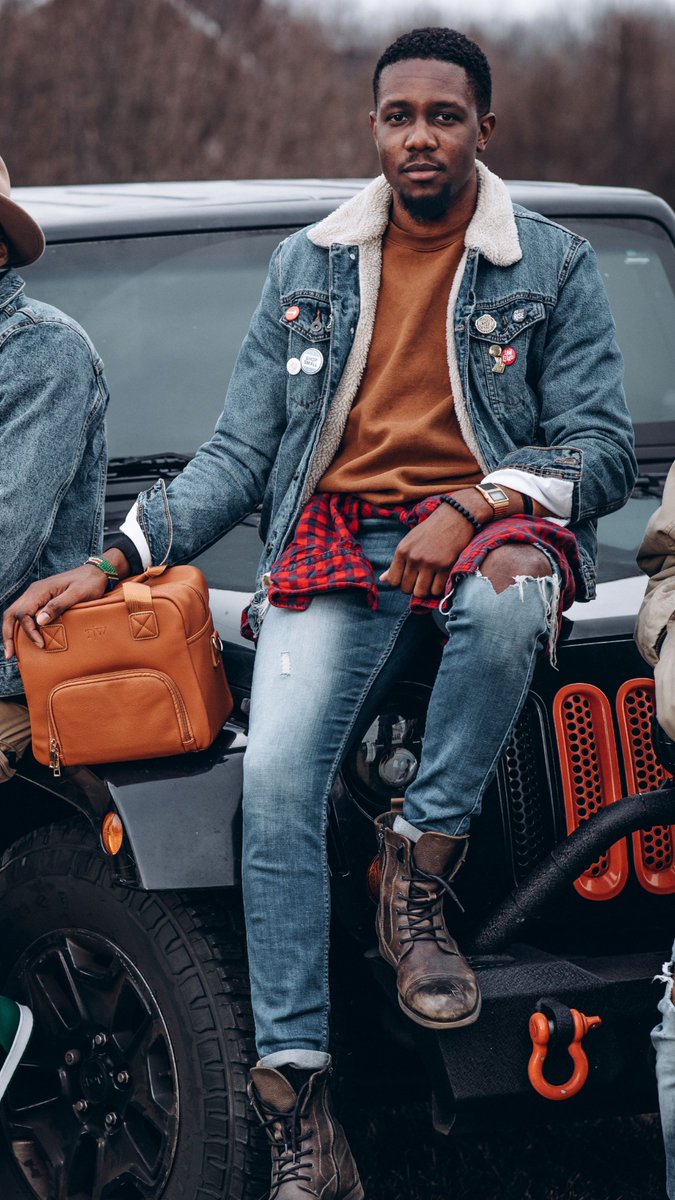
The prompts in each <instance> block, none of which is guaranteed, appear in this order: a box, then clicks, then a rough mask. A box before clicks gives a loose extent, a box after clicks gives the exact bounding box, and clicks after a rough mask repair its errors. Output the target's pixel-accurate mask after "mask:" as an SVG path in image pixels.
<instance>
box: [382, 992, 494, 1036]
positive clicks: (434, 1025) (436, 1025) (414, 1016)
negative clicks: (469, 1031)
mask: <svg viewBox="0 0 675 1200" xmlns="http://www.w3.org/2000/svg"><path fill="white" fill-rule="evenodd" d="M398 1002H399V1005H400V1007H401V1009H402V1010H403V1012H404V1013H405V1015H406V1017H410V1020H411V1021H414V1022H415V1024H416V1025H423V1026H424V1028H425V1029H461V1028H462V1027H463V1026H464V1025H473V1024H474V1022H475V1021H477V1020H478V1018H479V1016H480V1010H481V1008H482V1006H483V1001H482V998H481V997H480V996H479V997H478V1006H477V1008H475V1009H474V1011H473V1012H472V1013H469V1016H468V1017H462V1020H461V1021H430V1020H429V1019H428V1018H427V1017H420V1016H419V1015H418V1013H416V1012H413V1010H412V1009H411V1008H407V1007H406V1005H405V1004H404V1003H403V1001H402V999H401V997H400V996H399V998H398Z"/></svg>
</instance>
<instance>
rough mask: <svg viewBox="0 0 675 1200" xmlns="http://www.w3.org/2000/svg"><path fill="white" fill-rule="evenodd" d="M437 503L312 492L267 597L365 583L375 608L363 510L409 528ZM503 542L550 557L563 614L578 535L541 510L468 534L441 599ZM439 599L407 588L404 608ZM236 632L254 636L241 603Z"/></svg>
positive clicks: (421, 609)
mask: <svg viewBox="0 0 675 1200" xmlns="http://www.w3.org/2000/svg"><path fill="white" fill-rule="evenodd" d="M441 503H442V500H441V497H440V496H429V497H428V498H427V499H426V500H421V501H420V502H419V503H418V504H415V505H413V506H412V507H410V508H405V507H402V506H397V507H386V508H385V507H383V506H382V505H377V504H371V502H370V501H369V500H362V499H361V498H360V497H359V496H351V495H343V494H341V493H334V492H317V493H316V494H315V495H314V496H312V498H311V499H310V500H309V501H308V503H307V505H306V506H305V508H304V510H303V512H302V515H301V517H300V520H299V521H298V526H297V529H296V531H295V537H294V538H293V541H292V542H291V544H290V546H288V547H287V549H286V550H284V552H283V554H282V555H281V556H280V558H278V559H277V561H276V563H275V564H274V566H273V568H272V571H271V572H270V576H269V601H270V604H273V605H274V606H275V607H276V608H289V609H296V610H298V611H302V610H304V609H306V608H308V607H309V604H310V601H311V600H312V597H313V596H317V595H320V594H321V593H323V592H335V591H341V590H342V589H344V588H357V589H360V590H362V591H363V593H364V597H365V599H366V601H367V603H368V604H369V606H370V608H372V609H373V610H375V609H377V607H378V604H379V591H378V585H377V580H376V578H375V573H374V571H373V568H372V565H371V564H370V562H369V561H368V559H367V558H366V556H365V554H364V553H363V550H362V548H361V546H360V544H359V542H358V540H357V538H358V532H359V524H360V522H361V521H363V520H367V519H368V518H369V517H386V518H389V519H394V518H397V519H398V520H399V521H400V522H401V524H402V525H405V526H407V528H408V529H412V528H413V527H414V526H415V525H418V524H419V523H420V521H426V519H427V517H430V516H431V514H432V512H435V510H436V509H437V508H438V506H439V504H441ZM403 536H404V533H403V531H402V532H401V537H403ZM507 542H520V543H526V544H529V545H533V546H537V547H538V548H539V549H541V550H543V551H544V553H545V554H546V555H547V556H548V557H549V558H552V559H553V560H554V562H555V563H556V565H557V566H558V568H559V570H560V577H561V586H560V596H561V604H560V612H561V614H562V611H563V609H566V608H569V606H570V604H572V602H573V600H574V596H575V593H576V585H577V581H578V580H579V579H580V578H581V564H580V562H579V551H578V548H577V539H576V538H575V536H574V534H573V533H571V532H570V531H569V529H566V528H564V527H563V526H561V525H554V524H553V523H552V522H551V521H547V520H546V519H545V518H543V517H531V516H526V515H518V516H513V517H501V518H499V519H498V520H496V521H492V522H491V523H490V524H489V525H486V526H485V528H484V529H483V530H482V531H481V532H480V533H478V534H476V536H475V537H474V538H472V540H471V541H470V542H469V544H468V546H466V548H465V549H464V550H463V551H462V553H461V554H460V556H459V558H458V559H457V561H456V563H455V565H454V566H453V568H452V570H451V571H450V573H449V575H448V583H447V586H446V589H445V592H446V594H445V597H444V599H446V600H447V597H448V596H449V595H450V593H451V592H452V590H453V588H454V586H455V584H456V583H457V581H458V580H459V579H460V578H461V577H462V576H464V575H471V574H473V573H475V571H476V570H477V568H478V567H479V566H480V564H481V562H482V561H483V559H484V558H485V557H486V555H487V554H488V553H489V552H490V551H491V550H495V549H496V548H497V546H503V545H505V544H506V543H507ZM440 603H441V601H440V599H439V598H438V597H436V596H431V597H428V598H426V599H418V598H417V597H416V596H411V599H410V610H411V612H416V613H426V612H430V611H431V610H432V609H435V608H438V606H439V604H440ZM242 634H243V636H244V637H249V638H250V637H252V634H251V632H250V629H249V627H248V620H247V616H246V611H245V612H244V613H243V616H242Z"/></svg>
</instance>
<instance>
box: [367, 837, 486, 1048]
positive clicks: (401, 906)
mask: <svg viewBox="0 0 675 1200" xmlns="http://www.w3.org/2000/svg"><path fill="white" fill-rule="evenodd" d="M396 815H397V814H396V813H384V814H383V815H382V816H381V817H378V818H377V821H376V822H375V824H376V827H377V833H378V838H379V843H380V865H381V869H382V883H381V886H380V903H379V906H378V910H377V936H378V940H379V944H380V954H381V955H382V957H383V958H384V959H386V961H387V962H388V963H390V964H391V966H392V967H393V968H394V970H395V971H396V986H397V988H398V1001H399V1004H400V1005H401V1008H402V1009H403V1011H404V1013H406V1014H407V1015H408V1016H409V1017H410V1018H411V1019H412V1020H413V1021H416V1022H417V1024H418V1025H425V1026H426V1027H427V1028H428V1029H451V1028H452V1027H453V1026H455V1027H457V1026H461V1025H471V1024H473V1022H474V1021H475V1020H477V1018H478V1014H479V1013H480V1006H481V999H480V992H479V990H478V983H477V981H476V976H475V975H474V973H473V971H472V970H471V967H470V966H469V964H468V962H467V961H466V959H465V958H464V956H463V955H462V954H461V953H460V950H459V947H458V946H457V943H456V941H455V940H454V938H451V937H450V934H449V933H448V930H447V928H446V925H445V918H444V916H443V898H444V895H445V893H446V892H449V893H450V894H452V889H451V888H450V880H451V879H453V878H454V877H455V875H456V874H457V872H458V870H459V868H460V867H461V865H462V863H463V862H464V859H465V858H466V852H467V849H468V845H469V839H468V837H450V836H449V835H448V834H446V833H423V834H422V835H421V837H420V838H419V840H418V841H417V842H412V841H411V840H410V838H407V837H405V836H404V835H403V834H401V833H395V832H394V829H393V824H394V821H395V820H396Z"/></svg>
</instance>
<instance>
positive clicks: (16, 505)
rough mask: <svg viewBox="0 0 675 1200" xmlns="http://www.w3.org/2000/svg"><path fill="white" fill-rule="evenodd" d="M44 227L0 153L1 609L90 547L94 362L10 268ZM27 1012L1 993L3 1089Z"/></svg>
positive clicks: (97, 466) (10, 707)
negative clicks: (15, 197) (21, 201)
mask: <svg viewBox="0 0 675 1200" xmlns="http://www.w3.org/2000/svg"><path fill="white" fill-rule="evenodd" d="M44 245H45V242H44V235H43V233H42V230H41V229H40V227H39V225H37V223H36V222H35V221H34V220H33V218H32V217H30V216H29V214H28V213H27V212H26V211H25V210H24V209H22V208H21V207H20V206H19V205H18V204H15V203H14V202H13V201H12V200H11V198H10V183H9V175H8V173H7V168H6V166H5V164H4V162H3V161H2V159H1V158H0V546H1V547H2V553H1V555H0V610H2V611H4V610H5V609H7V608H9V606H10V605H11V603H12V601H13V600H15V599H16V597H17V596H18V595H19V594H20V593H21V592H23V591H24V590H25V588H26V586H27V585H28V584H29V583H31V582H32V581H33V580H36V579H41V578H43V577H44V576H45V575H49V574H50V573H51V572H53V571H55V570H64V569H67V568H68V567H73V566H75V565H76V564H77V563H81V562H82V561H83V560H84V559H85V558H86V557H88V556H89V555H90V554H93V553H95V551H96V550H97V549H98V547H99V543H100V539H101V536H102V532H103V530H102V518H103V496H104V487H105V468H106V450H105V429H104V414H105V408H106V403H107V400H108V393H107V388H106V384H105V380H104V378H103V373H102V372H103V365H102V363H101V360H100V359H99V357H98V355H97V354H96V352H95V350H94V348H93V346H92V345H91V343H90V342H89V340H88V338H87V336H86V334H85V333H84V332H83V330H81V329H80V327H79V326H78V325H76V324H75V322H74V321H71V320H70V318H69V317H66V316H65V315H64V313H62V312H59V311H58V309H55V308H52V307H51V306H50V305H48V304H41V303H40V302H39V301H36V300H29V299H28V298H27V297H26V296H25V295H24V286H25V285H24V282H23V280H22V279H21V277H20V276H19V275H17V273H16V271H15V270H14V268H15V267H19V266H28V265H29V264H30V263H32V262H35V260H36V259H38V258H39V257H40V255H41V254H42V252H43V250H44ZM22 693H23V689H22V686H21V677H20V675H19V669H18V666H17V662H16V659H15V658H12V657H11V656H8V657H7V656H5V655H4V653H3V651H2V650H1V649H0V783H4V782H6V781H7V780H8V779H9V778H11V776H12V775H13V774H14V772H15V770H16V764H17V761H18V759H19V758H20V756H21V754H22V753H23V751H24V750H25V748H26V746H27V745H28V742H29V740H30V722H29V720H28V711H27V709H26V706H25V703H24V702H23V694H22ZM32 1024H33V1018H32V1014H31V1012H30V1010H29V1009H27V1008H26V1007H25V1006H24V1005H21V1004H16V1003H15V1002H14V1001H13V1000H10V999H8V998H7V997H5V996H0V1096H2V1095H3V1094H4V1092H5V1090H6V1088H7V1085H8V1084H9V1081H10V1079H11V1077H12V1075H13V1074H14V1071H15V1070H16V1067H17V1066H18V1064H19V1061H20V1059H21V1055H22V1053H23V1051H24V1049H25V1047H26V1045H27V1043H28V1039H29V1037H30V1033H31V1029H32Z"/></svg>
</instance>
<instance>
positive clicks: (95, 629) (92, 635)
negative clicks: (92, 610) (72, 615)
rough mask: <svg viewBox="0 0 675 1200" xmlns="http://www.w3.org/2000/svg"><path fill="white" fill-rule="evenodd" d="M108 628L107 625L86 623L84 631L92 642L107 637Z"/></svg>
mask: <svg viewBox="0 0 675 1200" xmlns="http://www.w3.org/2000/svg"><path fill="white" fill-rule="evenodd" d="M107 629H108V626H107V625H85V627H84V632H85V633H86V635H87V637H88V639H89V641H90V642H100V641H101V638H104V637H105V635H106V631H107Z"/></svg>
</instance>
